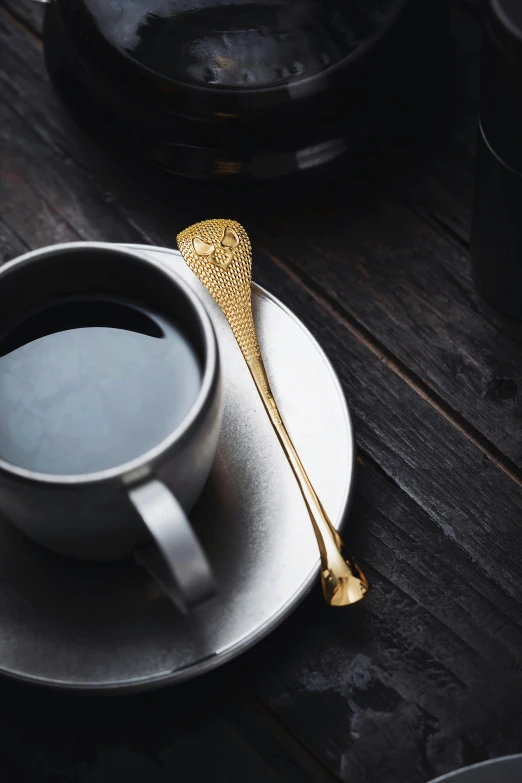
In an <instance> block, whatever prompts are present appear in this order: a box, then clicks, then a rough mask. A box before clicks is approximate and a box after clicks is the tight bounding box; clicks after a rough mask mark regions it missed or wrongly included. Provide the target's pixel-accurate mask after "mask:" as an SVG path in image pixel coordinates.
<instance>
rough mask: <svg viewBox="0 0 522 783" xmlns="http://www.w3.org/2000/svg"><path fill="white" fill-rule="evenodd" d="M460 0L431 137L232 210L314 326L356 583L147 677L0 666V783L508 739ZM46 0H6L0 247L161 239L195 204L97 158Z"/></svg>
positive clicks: (320, 765) (434, 759) (362, 777)
mask: <svg viewBox="0 0 522 783" xmlns="http://www.w3.org/2000/svg"><path fill="white" fill-rule="evenodd" d="M478 16H479V11H478V6H477V5H476V4H475V3H471V2H464V0H462V3H460V4H457V3H455V4H454V7H453V32H452V45H451V72H452V79H451V91H450V95H449V99H448V105H447V107H446V109H445V112H444V116H443V121H441V122H439V123H436V124H434V126H433V128H432V131H431V133H429V134H427V136H426V138H423V139H422V141H419V143H418V144H416V145H411V144H405V145H404V147H403V148H402V149H401V147H400V145H399V147H398V148H397V149H395V151H394V154H393V155H390V154H389V153H388V154H387V153H382V155H379V156H377V157H376V159H375V160H374V161H373V163H372V164H371V165H370V164H368V165H367V166H366V167H365V168H364V170H363V171H360V172H358V173H354V175H353V178H352V179H351V180H349V181H341V182H338V183H337V184H335V183H333V184H332V185H331V190H330V191H329V192H327V193H321V194H316V195H319V198H318V199H317V198H316V199H311V201H310V202H309V205H308V206H307V207H303V206H302V204H301V205H298V207H296V205H295V204H290V203H289V204H287V205H286V207H284V206H283V207H282V208H281V207H279V208H278V209H277V210H273V211H272V212H271V211H270V205H265V206H266V210H265V213H264V214H263V215H262V216H261V217H262V219H261V217H260V216H259V215H258V216H257V217H256V216H255V215H254V214H253V213H252V211H250V212H249V208H250V207H249V205H248V203H246V204H243V207H242V212H238V213H236V214H235V215H234V216H237V217H238V218H239V219H241V220H242V221H243V222H244V223H245V224H246V225H247V227H248V228H249V230H250V232H251V236H252V238H253V240H254V245H255V247H256V248H257V250H256V254H255V277H256V279H257V280H258V281H259V282H260V283H261V284H263V285H264V286H266V287H267V288H269V289H270V290H272V291H274V292H275V293H276V294H277V295H278V296H279V297H281V299H282V300H283V301H284V302H286V304H288V305H289V306H290V307H291V308H293V309H294V310H295V312H296V313H297V314H298V315H299V316H300V317H301V318H302V319H303V321H304V322H305V323H306V324H307V325H308V327H309V328H310V329H311V330H312V331H313V332H314V333H315V335H316V336H317V337H318V339H319V340H320V342H321V343H322V345H323V346H324V348H325V349H326V351H327V352H328V354H329V356H330V357H331V359H332V362H333V364H334V366H335V368H336V370H337V371H338V373H339V376H340V378H341V380H342V383H343V386H344V389H345V392H346V395H347V397H348V399H349V401H350V404H351V408H352V412H353V416H354V423H355V428H356V434H357V441H358V445H359V457H358V463H359V472H358V479H357V496H356V502H355V506H354V508H353V513H352V514H351V517H350V521H349V525H348V529H347V540H348V541H349V544H350V546H351V547H352V548H353V549H354V550H355V551H356V552H357V553H358V555H359V557H360V559H361V561H362V563H363V564H364V566H365V569H366V571H367V574H368V576H369V578H370V579H371V582H372V591H371V594H370V596H369V598H368V600H367V601H366V602H365V603H364V605H361V606H359V607H355V608H353V610H347V611H333V610H328V609H326V608H325V606H324V605H323V602H322V599H321V595H320V591H319V589H317V590H316V591H315V592H313V594H311V595H310V596H309V598H308V599H307V600H306V601H305V602H304V604H303V605H302V606H301V607H300V608H299V609H298V611H296V612H295V614H294V615H293V616H292V617H291V619H290V620H288V621H287V622H286V623H285V624H284V626H283V627H281V628H280V629H279V630H278V631H277V632H275V633H273V634H272V636H271V637H270V638H269V639H267V640H266V641H264V642H263V643H261V644H260V645H258V647H257V648H255V649H254V650H253V651H252V652H250V653H248V654H246V655H244V656H243V657H242V658H240V659H239V660H238V661H236V662H235V663H233V664H231V665H229V666H227V667H225V669H223V670H222V671H220V672H217V673H215V674H213V675H211V676H209V677H206V678H204V679H202V680H199V681H197V682H195V683H189V684H188V685H186V686H182V687H180V688H178V689H172V690H167V691H165V692H161V693H155V694H151V695H144V696H137V697H132V698H131V697H126V698H125V699H120V700H108V699H106V700H99V699H98V700H89V699H77V698H71V697H62V696H60V697H58V696H56V695H53V694H48V693H47V692H44V691H35V690H34V689H31V688H22V687H19V686H13V685H12V684H9V683H2V685H1V688H2V696H1V700H0V721H1V731H0V769H1V772H0V774H1V775H2V779H3V780H5V781H6V783H7V781H9V783H18V781H23V783H32V781H35V783H66V781H67V783H69V782H71V783H72V781H74V782H75V783H76V782H78V783H102V782H103V783H106V781H110V782H111V783H112V781H116V782H117V783H119V782H120V781H131V783H132V781H135V780H136V781H143V782H144V783H164V782H165V783H167V781H169V783H171V782H172V781H183V782H184V781H189V780H190V781H199V780H213V781H223V782H224V783H229V782H235V781H237V783H244V781H249V783H257V781H263V782H264V781H274V783H275V782H277V783H282V782H283V781H284V782H285V783H287V782H288V783H290V782H291V783H305V781H307V782H309V781H335V780H341V781H349V783H362V781H370V782H371V783H410V782H411V783H422V782H423V781H427V780H429V779H430V778H432V777H435V776H437V775H439V774H442V773H444V772H446V771H449V770H452V769H455V768H457V767H461V766H463V765H465V764H469V763H472V762H476V761H480V760H482V759H486V758H489V757H494V756H498V755H502V754H506V753H512V752H517V751H520V750H522V667H521V650H522V627H521V611H520V601H521V599H522V581H521V575H522V568H521V565H520V563H521V559H522V352H521V350H520V349H521V343H522V326H519V325H516V324H512V323H508V322H507V321H506V320H504V319H503V318H502V317H501V316H499V315H498V314H496V313H494V312H492V311H491V310H489V309H488V308H487V307H486V306H485V305H484V304H483V302H482V301H481V300H480V299H479V298H478V297H477V295H476V293H475V292H474V290H473V285H472V280H471V276H470V258H469V253H468V233H469V225H470V205H471V201H472V181H473V164H474V134H475V125H476V105H477V94H478V87H477V63H478V51H479V44H480V26H479V20H478ZM41 21H42V9H41V8H40V7H39V6H37V5H36V4H34V3H32V2H31V0H0V258H1V259H2V260H8V259H10V258H13V257H15V256H17V255H18V254H20V253H23V252H25V251H26V250H27V249H29V248H36V247H39V246H42V245H48V244H52V243H55V242H64V241H69V240H78V239H85V240H109V241H120V242H142V243H143V242H144V243H152V244H159V245H166V246H171V247H172V246H174V245H175V235H176V232H177V231H178V230H179V229H180V228H182V227H183V226H185V225H188V224H189V223H190V222H192V221H193V220H194V219H199V218H202V217H207V216H209V215H208V211H204V210H203V208H202V204H201V202H200V201H199V200H198V197H197V190H194V188H189V189H188V190H187V191H185V195H178V196H177V197H176V198H173V199H172V202H171V203H166V202H165V200H158V199H157V198H155V197H154V196H153V195H152V194H150V193H147V192H146V191H144V190H143V189H141V190H139V191H136V190H135V189H133V188H132V187H130V185H129V186H127V183H126V180H125V176H124V175H123V174H121V173H119V174H117V175H116V174H115V173H114V172H112V171H111V170H110V166H108V167H107V168H106V169H105V171H104V172H102V173H101V174H98V173H93V169H92V168H91V166H90V164H89V163H88V162H86V160H85V159H84V158H83V157H82V153H81V151H80V148H79V147H78V145H77V141H76V140H75V138H74V136H73V135H72V134H71V133H70V132H69V130H67V126H66V124H65V123H64V117H63V113H62V110H61V108H60V107H59V105H58V102H57V100H56V98H55V97H54V95H53V93H52V91H51V88H50V86H49V83H48V80H47V77H46V73H45V69H44V65H43V61H42V44H41V35H40V32H41ZM200 191H201V188H200ZM216 192H217V191H214V192H213V193H214V195H213V196H212V198H214V205H215V204H216V201H215V198H216ZM216 211H217V212H221V211H223V210H220V209H216V208H215V207H214V212H216ZM0 632H1V630H0Z"/></svg>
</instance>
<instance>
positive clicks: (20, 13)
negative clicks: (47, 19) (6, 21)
mask: <svg viewBox="0 0 522 783" xmlns="http://www.w3.org/2000/svg"><path fill="white" fill-rule="evenodd" d="M0 6H4V8H7V9H8V10H9V11H10V12H11V14H12V15H13V16H14V17H15V19H18V20H20V21H21V22H23V23H24V24H25V25H26V26H27V27H28V28H29V30H31V31H32V32H34V33H35V34H36V35H41V32H42V27H43V17H44V11H45V4H44V3H40V2H37V0H0Z"/></svg>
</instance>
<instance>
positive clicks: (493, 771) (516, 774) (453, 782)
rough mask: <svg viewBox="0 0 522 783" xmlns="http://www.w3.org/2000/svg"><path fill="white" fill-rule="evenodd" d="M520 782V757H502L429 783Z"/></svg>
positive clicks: (521, 773)
mask: <svg viewBox="0 0 522 783" xmlns="http://www.w3.org/2000/svg"><path fill="white" fill-rule="evenodd" d="M521 780H522V755H520V754H517V755H515V756H503V757H502V758H498V759H489V760H488V761H481V762H480V764H473V766H471V767H465V768H464V769H458V770H457V771H456V772H449V773H448V774H447V775H443V776H442V777H440V778H437V779H436V780H432V781H431V783H500V781H501V782H502V783H520V781H521Z"/></svg>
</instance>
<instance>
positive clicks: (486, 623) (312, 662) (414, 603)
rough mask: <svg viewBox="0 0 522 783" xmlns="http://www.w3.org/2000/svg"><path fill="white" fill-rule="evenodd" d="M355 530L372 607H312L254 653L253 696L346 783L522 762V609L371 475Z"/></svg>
mask: <svg viewBox="0 0 522 783" xmlns="http://www.w3.org/2000/svg"><path fill="white" fill-rule="evenodd" d="M352 519H354V520H356V522H355V525H356V528H357V532H356V534H355V536H354V545H355V544H358V545H359V547H360V546H361V545H363V546H364V548H365V553H366V556H367V557H368V559H369V560H370V561H371V568H370V569H369V575H370V577H373V591H372V593H371V594H370V596H369V598H368V600H367V603H366V605H365V606H364V607H361V611H360V612H359V611H358V610H357V609H355V610H354V611H353V612H339V613H337V612H332V611H325V608H324V606H323V605H322V604H321V600H320V597H319V596H318V595H317V594H315V595H314V596H313V597H312V598H311V599H310V600H309V601H308V602H307V603H306V604H305V606H303V607H302V608H301V609H300V610H299V611H298V612H297V613H296V614H295V616H294V617H293V618H292V619H291V620H290V621H289V622H288V624H287V625H286V626H285V627H284V628H282V629H281V630H280V631H278V632H277V633H276V634H275V635H274V636H273V637H272V638H271V639H270V640H268V641H267V642H266V643H265V644H264V645H263V646H262V647H261V648H260V649H259V651H258V653H259V658H258V660H262V659H263V658H264V659H270V661H271V666H270V668H269V669H268V670H264V669H263V668H262V667H260V668H258V669H256V668H255V667H254V666H252V667H251V672H250V679H249V683H250V684H251V685H253V684H254V685H255V687H256V688H257V690H258V693H259V695H260V697H261V698H262V699H263V700H264V701H265V702H266V703H267V704H268V706H269V707H270V709H271V710H272V711H273V712H274V713H275V714H277V715H278V717H280V718H281V720H283V721H284V722H285V723H286V724H287V725H288V726H289V727H290V729H291V730H292V732H293V733H294V734H296V735H297V736H298V737H299V738H300V740H301V741H302V742H303V743H304V744H306V745H307V747H309V748H310V749H311V750H312V752H314V753H315V754H316V755H317V756H318V757H319V758H321V759H322V760H324V762H325V763H327V764H329V766H330V768H331V770H332V771H333V772H334V773H335V774H336V775H337V776H338V777H339V778H340V779H341V780H343V781H347V783H363V781H372V783H425V781H427V780H430V779H431V778H433V777H435V776H438V775H440V774H442V773H444V772H447V771H450V770H453V769H456V768H458V767H460V766H464V765H466V764H470V763H474V762H477V761H480V760H482V759H485V758H488V757H492V756H495V755H501V754H507V753H510V752H517V751H519V748H520V695H521V689H522V677H521V673H520V665H519V650H520V644H521V642H522V638H521V636H522V628H521V622H520V620H521V618H520V606H519V605H518V604H516V603H514V602H513V601H511V600H510V599H508V598H507V597H506V596H505V595H504V594H503V593H502V591H501V590H499V589H498V588H497V587H495V586H494V585H493V584H492V583H491V582H488V580H484V579H483V577H482V575H481V574H480V572H479V571H478V570H477V567H476V566H475V565H474V564H473V563H472V562H471V561H470V560H468V559H467V558H466V557H465V556H464V555H463V553H462V552H460V551H459V550H458V548H456V547H454V546H453V545H452V544H450V543H449V541H448V540H447V539H446V538H445V537H444V536H443V535H441V533H440V531H438V530H437V529H436V528H434V527H433V525H432V524H431V523H430V519H429V517H428V516H426V515H425V514H423V513H422V512H420V511H419V509H418V508H417V507H416V506H415V504H414V503H412V502H411V501H410V500H407V499H405V498H404V495H401V493H398V492H397V491H396V489H395V488H394V487H393V485H391V484H390V483H389V481H388V480H387V479H386V478H385V477H384V476H383V475H382V474H380V473H379V471H378V470H376V469H375V468H374V467H372V466H371V465H363V466H361V470H360V472H359V483H358V496H357V501H356V504H355V507H354V512H353V516H352ZM515 721H518V731H516V730H513V726H512V723H513V722H515Z"/></svg>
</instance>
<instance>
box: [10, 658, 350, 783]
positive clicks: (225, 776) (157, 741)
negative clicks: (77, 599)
mask: <svg viewBox="0 0 522 783" xmlns="http://www.w3.org/2000/svg"><path fill="white" fill-rule="evenodd" d="M0 722H1V725H2V733H1V735H0V752H1V754H2V769H3V775H4V777H5V779H6V780H9V781H11V780H12V781H13V783H14V781H23V783H42V781H46V783H47V781H49V783H51V781H52V783H55V782H56V783H58V781H59V782H60V783H77V782H78V781H82V783H83V781H85V783H87V782H88V783H113V781H114V783H119V781H128V783H134V782H136V783H138V781H140V783H141V781H143V782H145V781H146V783H171V781H173V780H180V781H188V780H194V781H200V780H201V781H203V780H212V781H214V780H215V781H217V782H218V783H243V782H244V781H245V780H249V781H253V783H268V782H270V783H335V779H334V778H333V777H332V776H331V775H329V774H328V773H327V772H326V771H323V770H322V769H321V768H320V767H319V765H317V764H316V763H315V762H313V760H312V761H310V760H309V757H308V756H307V754H305V753H302V752H300V751H299V750H297V751H294V750H290V751H289V750H288V748H287V747H286V746H285V745H284V744H283V743H282V742H281V741H280V739H279V738H278V736H277V734H275V733H274V732H273V731H272V730H271V728H270V726H271V721H267V720H266V719H265V717H264V713H263V712H262V711H260V710H256V709H253V708H252V706H251V705H250V704H249V703H247V702H246V701H245V699H244V698H243V696H242V694H241V693H240V692H239V691H238V688H237V687H236V686H234V684H233V683H232V682H231V681H230V678H228V677H227V676H226V675H224V674H219V675H218V676H217V677H216V676H214V677H210V678H207V679H206V681H204V682H203V681H201V682H200V683H192V684H191V685H190V686H186V687H185V688H183V687H182V688H180V689H177V690H176V692H175V693H174V692H172V691H167V692H165V693H158V694H152V695H145V696H137V697H132V698H124V699H113V700H107V699H105V700H104V701H103V703H100V701H99V700H98V699H94V700H86V699H85V698H74V697H64V696H59V695H56V694H50V693H44V692H42V691H40V690H36V691H32V690H31V691H30V690H28V689H21V688H20V687H17V688H13V687H4V688H3V689H2V704H1V706H0ZM272 723H273V721H272ZM28 748H30V752H28ZM303 759H305V763H303ZM9 773H10V774H11V777H8V775H9Z"/></svg>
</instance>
